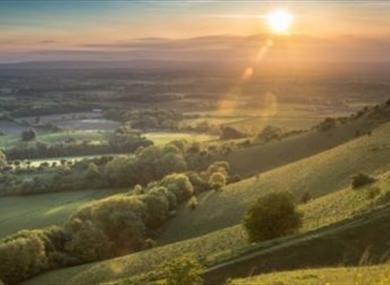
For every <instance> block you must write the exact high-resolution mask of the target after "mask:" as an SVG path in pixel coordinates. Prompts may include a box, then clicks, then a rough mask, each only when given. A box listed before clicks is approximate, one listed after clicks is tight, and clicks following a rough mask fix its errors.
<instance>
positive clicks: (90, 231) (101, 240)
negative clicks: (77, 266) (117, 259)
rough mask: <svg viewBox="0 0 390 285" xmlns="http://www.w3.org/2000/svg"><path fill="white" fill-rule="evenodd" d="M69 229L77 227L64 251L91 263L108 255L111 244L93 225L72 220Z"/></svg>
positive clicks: (88, 222)
mask: <svg viewBox="0 0 390 285" xmlns="http://www.w3.org/2000/svg"><path fill="white" fill-rule="evenodd" d="M68 227H70V228H73V230H74V228H75V227H78V230H77V231H75V232H74V234H73V235H72V239H71V240H70V241H68V242H67V243H66V244H65V248H66V250H67V251H68V252H69V253H71V254H72V256H75V257H77V258H78V259H79V260H81V261H83V262H91V261H95V260H99V259H103V258H107V257H109V255H110V250H111V247H112V243H111V242H110V241H109V240H108V238H107V236H106V235H105V234H104V233H103V231H102V230H101V229H99V228H98V227H97V226H96V225H95V224H94V223H92V222H91V221H89V220H87V221H85V222H83V221H81V220H80V219H74V220H73V221H72V225H68Z"/></svg>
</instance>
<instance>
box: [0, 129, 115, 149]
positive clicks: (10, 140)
mask: <svg viewBox="0 0 390 285" xmlns="http://www.w3.org/2000/svg"><path fill="white" fill-rule="evenodd" d="M109 133H110V132H108V131H98V130H96V131H85V130H84V131H63V132H55V133H42V134H39V135H38V136H37V139H36V140H37V141H42V142H46V143H49V144H55V143H61V142H65V141H67V140H69V139H74V140H76V141H84V140H87V141H90V142H91V143H95V144H101V143H102V142H106V141H107V139H108V134H109ZM20 143H23V142H22V141H21V139H20V136H19V135H5V136H0V148H3V149H7V148H11V147H14V146H16V145H18V144H20ZM33 143H34V142H29V143H28V144H33Z"/></svg>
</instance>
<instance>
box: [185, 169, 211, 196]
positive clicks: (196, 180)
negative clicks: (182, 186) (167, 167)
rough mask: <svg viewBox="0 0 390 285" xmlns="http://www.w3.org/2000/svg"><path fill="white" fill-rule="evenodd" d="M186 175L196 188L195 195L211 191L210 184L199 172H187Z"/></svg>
mask: <svg viewBox="0 0 390 285" xmlns="http://www.w3.org/2000/svg"><path fill="white" fill-rule="evenodd" d="M186 175H187V176H188V179H189V180H190V182H191V184H192V185H193V186H194V191H195V193H202V192H204V191H207V190H209V188H210V187H209V184H208V183H207V181H205V180H204V179H203V178H202V177H201V176H200V175H199V174H198V173H197V172H195V171H190V172H187V173H186Z"/></svg>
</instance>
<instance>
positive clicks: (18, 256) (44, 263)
mask: <svg viewBox="0 0 390 285" xmlns="http://www.w3.org/2000/svg"><path fill="white" fill-rule="evenodd" d="M48 268H49V263H48V259H47V256H46V252H45V244H44V242H43V241H42V240H41V239H40V238H39V236H37V235H31V236H29V237H16V238H14V239H11V240H8V241H6V242H2V243H1V244H0V278H1V279H2V280H3V281H4V282H5V283H6V284H17V283H19V282H21V281H23V280H26V279H28V278H30V277H32V276H34V275H36V274H38V273H40V272H42V271H45V270H47V269H48Z"/></svg>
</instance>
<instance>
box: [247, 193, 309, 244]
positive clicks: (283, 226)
mask: <svg viewBox="0 0 390 285" xmlns="http://www.w3.org/2000/svg"><path fill="white" fill-rule="evenodd" d="M243 225H244V227H245V229H246V231H247V233H248V237H249V240H250V241H251V242H258V241H264V240H268V239H273V238H277V237H280V236H284V235H288V234H291V233H294V232H295V231H297V230H298V229H299V228H300V226H301V225H302V214H301V213H299V212H298V211H297V209H296V207H295V205H294V202H293V199H292V196H291V195H290V194H289V193H287V192H280V193H272V194H269V195H266V196H264V197H261V198H259V199H258V200H257V201H256V202H255V203H254V204H253V205H252V206H251V207H250V208H249V209H248V210H247V212H246V214H245V216H244V218H243Z"/></svg>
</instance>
